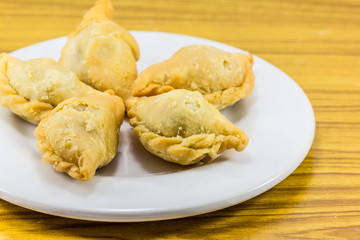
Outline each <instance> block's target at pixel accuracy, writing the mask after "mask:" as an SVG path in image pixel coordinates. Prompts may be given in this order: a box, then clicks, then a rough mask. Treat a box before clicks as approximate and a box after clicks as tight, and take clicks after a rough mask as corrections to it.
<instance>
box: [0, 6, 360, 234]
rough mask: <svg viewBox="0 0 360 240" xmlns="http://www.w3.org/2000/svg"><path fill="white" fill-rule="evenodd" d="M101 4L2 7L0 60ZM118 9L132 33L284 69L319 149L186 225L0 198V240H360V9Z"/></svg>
mask: <svg viewBox="0 0 360 240" xmlns="http://www.w3.org/2000/svg"><path fill="white" fill-rule="evenodd" d="M93 3H94V2H93V1H91V0H81V1H71V0H1V1H0V52H11V51H13V50H16V49H18V48H21V47H25V46H27V45H29V44H32V43H36V42H39V41H42V40H47V39H50V38H54V37H59V36H65V35H67V34H68V33H69V32H70V31H72V30H73V29H74V27H75V25H76V24H77V23H78V22H79V21H80V19H81V17H82V14H83V12H84V11H85V10H86V9H88V8H89V7H90V6H92V4H93ZM113 4H114V7H115V21H116V22H117V23H119V24H121V25H122V26H124V27H125V28H127V29H129V30H155V31H163V32H173V33H182V34H187V35H193V36H198V37H203V38H208V39H212V40H216V41H219V42H223V43H226V44H230V45H232V46H234V47H237V48H241V49H244V50H247V51H250V52H252V53H253V54H255V55H257V56H259V57H261V58H264V59H265V60H267V61H269V62H271V63H273V64H274V65H275V66H277V67H279V68H280V69H282V70H283V71H284V72H286V73H287V74H288V75H290V76H291V77H292V78H293V79H294V80H295V81H296V82H297V83H298V84H299V85H300V86H301V87H302V88H303V89H304V91H305V92H306V94H307V96H308V97H309V99H310V101H311V103H312V105H313V108H314V111H315V116H316V135H315V140H314V143H313V146H312V148H311V150H310V152H309V154H308V155H307V157H306V159H305V160H304V161H303V163H302V164H301V165H300V166H299V167H298V168H297V169H296V170H295V172H294V173H293V174H291V175H290V176H289V177H288V178H287V179H285V180H284V181H283V182H281V183H280V184H279V185H277V186H276V187H274V188H272V189H271V190H269V191H267V192H265V193H264V194H262V195H260V196H258V197H256V198H253V199H251V200H249V201H247V202H244V203H241V204H238V205H236V206H233V207H230V208H226V209H223V210H220V211H216V212H212V213H208V214H203V215H199V216H194V217H188V218H184V219H176V220H167V221H158V222H143V223H103V222H90V221H81V220H73V219H67V218H61V217H55V216H51V215H47V214H42V213H38V212H34V211H31V210H27V209H24V208H22V207H18V206H16V205H13V204H11V203H8V202H6V201H3V200H0V239H54V238H55V237H56V238H59V239H209V240H210V239H211V240H213V239H360V137H359V136H360V1H358V0H346V1H341V0H304V1H292V0H279V1H277V0H259V1H245V0H243V1H237V0H224V1H220V0H201V1H197V0H195V1H190V0H185V1H180V0H174V1H166V0H137V1H123V0H113ZM1 161H4V159H1V160H0V165H1ZM0 167H1V166H0Z"/></svg>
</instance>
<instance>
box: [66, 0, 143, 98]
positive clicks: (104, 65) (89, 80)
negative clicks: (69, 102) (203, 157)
mask: <svg viewBox="0 0 360 240" xmlns="http://www.w3.org/2000/svg"><path fill="white" fill-rule="evenodd" d="M112 15H113V8H112V5H111V3H110V1H109V0H98V1H97V2H96V4H95V6H94V7H92V8H91V9H90V10H89V11H88V12H87V13H86V14H85V15H84V17H83V20H82V22H80V24H79V25H78V26H77V28H76V30H75V31H74V32H72V33H71V34H70V35H69V37H68V41H67V43H66V44H65V46H64V48H63V49H62V51H61V58H60V62H61V63H62V64H64V65H65V66H66V67H68V68H70V69H71V70H72V71H73V72H75V73H76V74H77V76H78V77H79V78H80V80H82V81H83V82H85V83H86V84H89V85H90V86H92V87H94V88H96V89H98V90H100V91H105V90H108V89H112V90H114V92H115V94H116V95H118V96H120V97H122V98H123V99H126V98H128V97H129V96H130V94H131V86H132V84H133V82H134V80H135V79H136V77H137V69H136V61H137V60H138V59H139V56H140V55H139V54H140V53H139V46H138V43H137V42H136V40H135V38H134V37H133V36H132V35H131V34H130V33H129V32H128V31H127V30H125V29H124V28H123V27H121V26H119V25H117V24H116V23H114V22H112V21H111V18H112Z"/></svg>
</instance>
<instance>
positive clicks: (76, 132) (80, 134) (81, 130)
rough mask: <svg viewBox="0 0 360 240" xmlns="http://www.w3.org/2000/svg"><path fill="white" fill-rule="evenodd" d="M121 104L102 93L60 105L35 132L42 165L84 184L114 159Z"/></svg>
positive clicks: (122, 113) (119, 101)
mask: <svg viewBox="0 0 360 240" xmlns="http://www.w3.org/2000/svg"><path fill="white" fill-rule="evenodd" d="M124 112H125V108H124V103H123V100H122V99H121V98H120V97H118V96H115V95H108V94H106V93H102V94H100V95H93V96H90V97H78V98H70V99H68V100H66V101H64V102H62V103H60V104H59V105H58V106H57V107H56V108H55V109H54V110H53V111H52V112H51V114H50V115H49V116H48V117H47V118H45V119H43V120H41V122H40V123H39V125H38V127H37V128H36V129H35V135H36V138H37V143H36V146H37V148H38V149H39V150H40V151H41V153H42V154H43V161H44V162H48V163H51V164H53V166H54V168H55V169H56V171H59V172H67V173H68V174H69V175H70V176H71V177H73V178H77V179H78V180H81V181H87V180H89V179H91V178H92V177H93V175H94V174H95V171H96V169H97V168H99V167H103V166H105V165H107V164H108V163H109V162H110V161H111V160H112V159H113V158H114V157H115V155H116V153H117V148H118V142H119V135H118V131H119V129H120V125H121V124H122V121H123V118H124Z"/></svg>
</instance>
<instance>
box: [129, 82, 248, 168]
mask: <svg viewBox="0 0 360 240" xmlns="http://www.w3.org/2000/svg"><path fill="white" fill-rule="evenodd" d="M126 104H127V109H128V116H129V118H130V124H131V125H132V126H133V127H134V132H135V134H136V135H137V137H138V138H139V139H140V141H141V143H142V144H143V145H144V147H145V148H146V149H147V150H148V151H149V152H151V153H152V154H154V155H157V156H159V157H161V158H163V159H165V160H167V161H170V162H174V163H178V164H181V165H189V164H194V163H198V162H209V161H212V160H213V159H214V158H215V157H216V156H217V155H218V154H220V153H222V152H224V151H225V150H226V149H231V148H234V149H235V150H236V151H242V150H243V149H244V148H245V147H246V145H247V143H248V137H247V135H246V133H245V132H244V131H242V130H241V129H239V128H238V127H237V126H235V125H234V124H232V123H231V122H230V121H228V120H227V119H226V118H225V117H224V116H223V115H222V114H221V113H220V112H219V110H218V109H217V108H216V107H215V106H214V105H212V104H210V103H209V102H208V101H206V100H205V99H204V98H203V97H202V96H201V94H200V93H199V92H195V91H188V90H184V89H179V90H173V91H170V92H167V93H163V94H160V95H157V96H152V97H147V98H137V97H134V98H132V99H130V100H128V101H127V102H126Z"/></svg>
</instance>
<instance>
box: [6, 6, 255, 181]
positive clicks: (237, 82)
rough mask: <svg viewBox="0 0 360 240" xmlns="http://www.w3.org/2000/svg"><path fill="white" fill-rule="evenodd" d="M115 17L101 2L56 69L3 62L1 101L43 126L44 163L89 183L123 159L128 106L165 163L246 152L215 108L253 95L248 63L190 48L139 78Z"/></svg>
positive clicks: (39, 134)
mask: <svg viewBox="0 0 360 240" xmlns="http://www.w3.org/2000/svg"><path fill="white" fill-rule="evenodd" d="M112 14H113V8H112V5H111V3H110V2H109V0H98V1H97V2H96V4H95V5H94V6H93V7H92V8H91V9H90V10H89V11H88V12H87V13H86V14H85V15H84V17H83V20H82V21H81V22H80V24H79V25H78V26H77V28H76V30H75V31H74V32H73V33H71V34H70V35H69V37H68V41H67V43H66V44H65V46H64V48H63V49H62V51H61V58H60V62H56V61H54V60H52V59H49V58H41V59H33V60H27V61H22V60H19V59H16V58H14V57H11V56H9V55H7V54H1V55H0V103H1V105H2V106H4V107H7V108H9V109H10V110H11V111H12V112H13V113H15V114H17V115H18V116H20V117H21V118H23V119H25V120H27V121H29V122H31V123H33V124H38V126H37V127H36V129H35V136H36V138H37V143H36V146H37V148H38V149H39V150H40V151H41V152H42V154H43V161H45V162H49V163H51V164H52V165H53V166H54V168H55V169H56V170H57V171H59V172H66V173H68V174H69V175H70V176H71V177H73V178H76V179H78V180H81V181H86V180H89V179H91V178H92V177H93V175H94V174H95V172H96V169H97V168H100V167H103V166H105V165H107V164H108V163H109V162H110V161H111V160H112V159H113V158H114V157H115V155H116V153H117V148H118V144H119V135H118V132H119V129H120V126H121V124H122V122H123V118H124V113H125V106H124V102H125V103H126V110H127V114H128V117H129V118H130V125H131V126H133V130H134V133H135V134H136V136H137V137H138V138H139V140H140V141H141V143H142V144H143V146H144V147H145V148H146V149H147V150H148V151H149V152H151V153H152V154H154V155H157V156H159V157H160V158H162V159H164V160H167V161H170V162H174V163H178V164H181V165H189V164H195V163H199V162H204V163H205V162H209V161H212V160H213V159H214V158H215V157H216V156H217V155H218V154H220V153H222V152H223V151H225V150H226V149H230V148H234V149H235V150H236V151H242V150H243V149H244V148H245V147H246V145H247V143H248V137H247V135H246V133H245V132H244V131H242V130H241V129H239V128H238V127H237V126H235V125H234V124H232V123H231V122H230V121H228V120H227V119H226V118H225V117H224V116H223V115H222V114H221V113H220V111H219V110H221V109H224V108H226V107H229V106H231V105H233V104H234V103H235V102H237V101H238V100H240V99H242V98H245V97H247V96H248V95H249V94H250V92H251V91H252V89H253V86H254V74H253V72H252V65H253V58H252V56H251V55H245V54H242V53H228V52H225V51H222V50H219V49H217V48H214V47H210V46H204V45H193V46H187V47H183V48H181V49H179V50H178V51H177V52H176V53H175V54H174V55H173V56H172V57H170V58H169V59H168V60H166V61H163V62H160V63H157V64H154V65H152V66H150V67H149V68H147V69H145V70H144V71H143V72H142V73H140V74H139V76H137V69H136V61H137V60H138V59H139V56H140V53H139V46H138V44H137V42H136V40H135V38H134V37H133V36H132V35H131V34H130V33H129V32H128V31H126V30H125V29H124V28H122V27H121V26H119V25H117V24H116V23H114V22H113V21H111V17H112ZM120 141H121V139H120Z"/></svg>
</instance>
